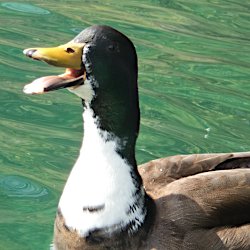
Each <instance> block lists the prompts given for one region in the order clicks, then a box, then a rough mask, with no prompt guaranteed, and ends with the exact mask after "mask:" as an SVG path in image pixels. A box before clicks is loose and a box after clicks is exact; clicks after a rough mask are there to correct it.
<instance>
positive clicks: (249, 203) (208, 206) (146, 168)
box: [139, 153, 250, 250]
mask: <svg viewBox="0 0 250 250" xmlns="http://www.w3.org/2000/svg"><path fill="white" fill-rule="evenodd" d="M249 167H250V153H236V154H211V155H209V154H206V155H189V156H174V157H168V158H164V159H159V160H155V161H152V162H150V163H148V164H144V165H142V168H141V169H140V168H139V171H140V173H141V174H142V178H143V181H144V186H145V188H146V190H147V192H148V193H149V194H150V195H151V196H152V197H153V198H154V199H155V202H156V206H157V215H156V221H155V224H154V226H153V231H152V235H151V236H150V240H149V248H148V249H153V248H155V249H157V250H161V249H250V168H249Z"/></svg>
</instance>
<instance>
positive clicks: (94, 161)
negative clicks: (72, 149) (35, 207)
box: [59, 108, 145, 236]
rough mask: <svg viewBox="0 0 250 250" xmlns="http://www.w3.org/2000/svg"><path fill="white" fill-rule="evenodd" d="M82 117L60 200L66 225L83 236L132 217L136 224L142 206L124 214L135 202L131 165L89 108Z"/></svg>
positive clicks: (140, 214)
mask: <svg viewBox="0 0 250 250" xmlns="http://www.w3.org/2000/svg"><path fill="white" fill-rule="evenodd" d="M83 118H84V139H83V144H82V148H81V151H80V155H79V158H78V160H77V162H76V164H75V165H74V167H73V169H72V171H71V173H70V176H69V178H68V181H67V183H66V186H65V188H64V191H63V194H62V196H61V199H60V202H59V208H60V209H61V212H62V215H63V216H64V219H65V222H66V225H67V226H68V227H70V228H73V229H76V230H77V231H78V232H79V233H80V234H81V235H82V236H84V235H86V234H87V233H88V231H89V230H91V229H96V228H103V227H109V226H112V225H116V224H120V225H123V226H125V225H127V224H128V223H129V222H130V221H132V220H133V219H134V218H135V217H136V218H137V219H138V220H139V221H138V226H139V225H140V224H141V223H142V222H143V220H144V217H145V214H144V213H143V211H142V209H141V208H137V209H136V211H135V212H134V213H132V214H129V215H128V213H127V211H128V209H129V205H131V204H133V203H134V202H135V200H134V197H133V193H134V192H135V186H134V184H133V182H132V178H131V174H130V171H131V166H130V165H129V164H128V163H127V162H126V161H125V160H124V159H122V158H121V157H120V155H119V154H118V153H117V152H116V149H117V147H118V146H119V145H118V139H117V138H115V137H114V136H112V135H111V134H108V133H107V132H106V131H101V130H100V129H99V128H98V126H97V123H98V119H96V118H93V111H92V110H91V109H90V108H87V109H86V110H85V112H84V114H83ZM107 138H109V140H108V141H107ZM110 138H112V139H111V140H110ZM142 192H144V191H143V190H142ZM103 205H104V209H102V210H100V211H98V212H95V213H91V212H89V211H83V207H100V206H103ZM138 226H135V228H134V229H135V230H136V229H137V227H138Z"/></svg>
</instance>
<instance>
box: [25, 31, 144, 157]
mask: <svg viewBox="0 0 250 250" xmlns="http://www.w3.org/2000/svg"><path fill="white" fill-rule="evenodd" d="M24 54H25V55H26V56H28V57H30V58H32V59H35V60H39V61H44V62H46V63H48V64H50V65H54V66H57V67H64V68H66V70H65V73H63V74H61V75H57V76H45V77H41V78H38V79H36V80H34V81H33V82H32V83H30V84H27V85H26V86H25V87H24V92H25V93H26V94H42V93H47V92H50V91H53V90H58V89H61V88H67V89H68V90H69V91H71V92H73V93H74V94H76V95H77V96H79V97H80V98H81V99H82V100H83V104H84V106H85V107H86V106H87V107H90V108H91V109H93V113H94V115H95V116H97V117H98V119H99V120H100V123H99V124H100V125H99V126H100V127H101V129H102V130H105V131H108V132H112V133H113V134H115V135H116V136H117V137H119V138H123V139H124V141H125V140H126V141H127V144H128V145H130V146H129V148H127V150H126V151H127V152H126V153H132V152H133V150H134V145H135V141H136V138H137V134H138V131H139V116H140V114H139V104H138V88H137V55H136V51H135V48H134V45H133V43H132V42H131V41H130V40H129V39H128V38H127V37H126V36H125V35H123V34H122V33H120V32H119V31H117V30H115V29H113V28H111V27H108V26H92V27H89V28H87V29H85V30H83V31H82V32H81V33H80V34H78V35H77V36H76V37H75V38H74V39H73V40H72V41H70V42H68V43H66V44H64V45H60V46H58V47H54V48H30V49H25V50H24ZM129 151H130V152H129ZM132 154H133V153H132Z"/></svg>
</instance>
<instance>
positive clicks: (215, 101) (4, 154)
mask: <svg viewBox="0 0 250 250" xmlns="http://www.w3.org/2000/svg"><path fill="white" fill-rule="evenodd" d="M92 24H107V25H111V26H113V27H115V28H117V29H119V30H120V31H122V32H123V33H125V34H126V35H127V36H129V37H130V38H131V39H132V41H133V42H134V44H135V45H136V49H137V52H138V57H139V72H140V73H139V90H140V106H141V116H142V119H141V131H140V136H139V139H138V143H137V160H138V163H142V162H145V161H148V160H151V159H154V158H159V157H163V156H168V155H173V154H188V153H204V152H206V153H208V152H230V151H247V150H250V140H249V139H250V136H249V133H250V82H249V79H250V70H249V68H250V29H249V27H250V2H249V0H241V1H236V0H228V1H225V0H220V1H217V0H210V1H208V0H207V1H205V0H203V1H200V0H199V1H198V0H190V1H185V0H175V1H173V0H143V1H142V0H133V1H128V0H119V1H116V0H108V1H103V0H95V1H87V0H86V1H80V0H78V1H66V0H65V1H63V0H61V1H55V0H50V1H48V0H45V1H40V0H39V1H38V0H34V1H16V2H3V1H0V34H1V36H0V58H1V65H0V72H1V73H0V74H1V83H0V102H1V105H0V115H1V119H0V143H1V144H0V145H1V151H0V249H3V250H9V249H10V250H12V249H13V250H15V249H16V250H26V249H27V250H28V249H32V250H34V249H48V248H49V244H50V242H51V240H52V231H53V221H54V216H55V211H56V207H57V202H58V199H59V197H60V193H61V190H62V188H63V185H64V183H65V181H66V179H67V176H68V173H69V171H70V169H71V166H72V165H73V163H74V161H75V159H76V157H77V155H78V150H79V147H80V144H81V137H82V121H81V111H82V107H81V105H80V100H79V99H78V98H77V97H75V96H73V95H72V94H70V93H69V92H67V91H66V90H62V91H57V92H53V93H50V94H47V95H41V96H27V95H24V94H23V93H22V88H23V86H24V84H26V83H28V82H30V81H31V80H33V79H35V78H36V77H40V76H44V75H50V74H59V73H61V72H62V69H58V68H53V67H50V66H48V65H45V64H43V63H41V62H36V61H32V60H28V59H27V58H25V57H24V56H23V55H22V50H23V49H24V48H27V47H33V46H34V47H36V46H55V45H59V44H63V43H65V42H67V41H69V40H71V39H72V38H73V37H74V36H75V35H76V34H77V33H78V32H79V31H81V30H82V29H84V28H85V27H88V26H90V25H92Z"/></svg>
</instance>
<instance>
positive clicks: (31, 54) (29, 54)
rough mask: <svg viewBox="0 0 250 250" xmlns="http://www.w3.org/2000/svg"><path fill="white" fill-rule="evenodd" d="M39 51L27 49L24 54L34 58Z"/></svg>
mask: <svg viewBox="0 0 250 250" xmlns="http://www.w3.org/2000/svg"><path fill="white" fill-rule="evenodd" d="M36 51H37V49H25V50H23V54H24V55H26V56H27V57H30V58H33V56H34V53H35V52H36Z"/></svg>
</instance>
